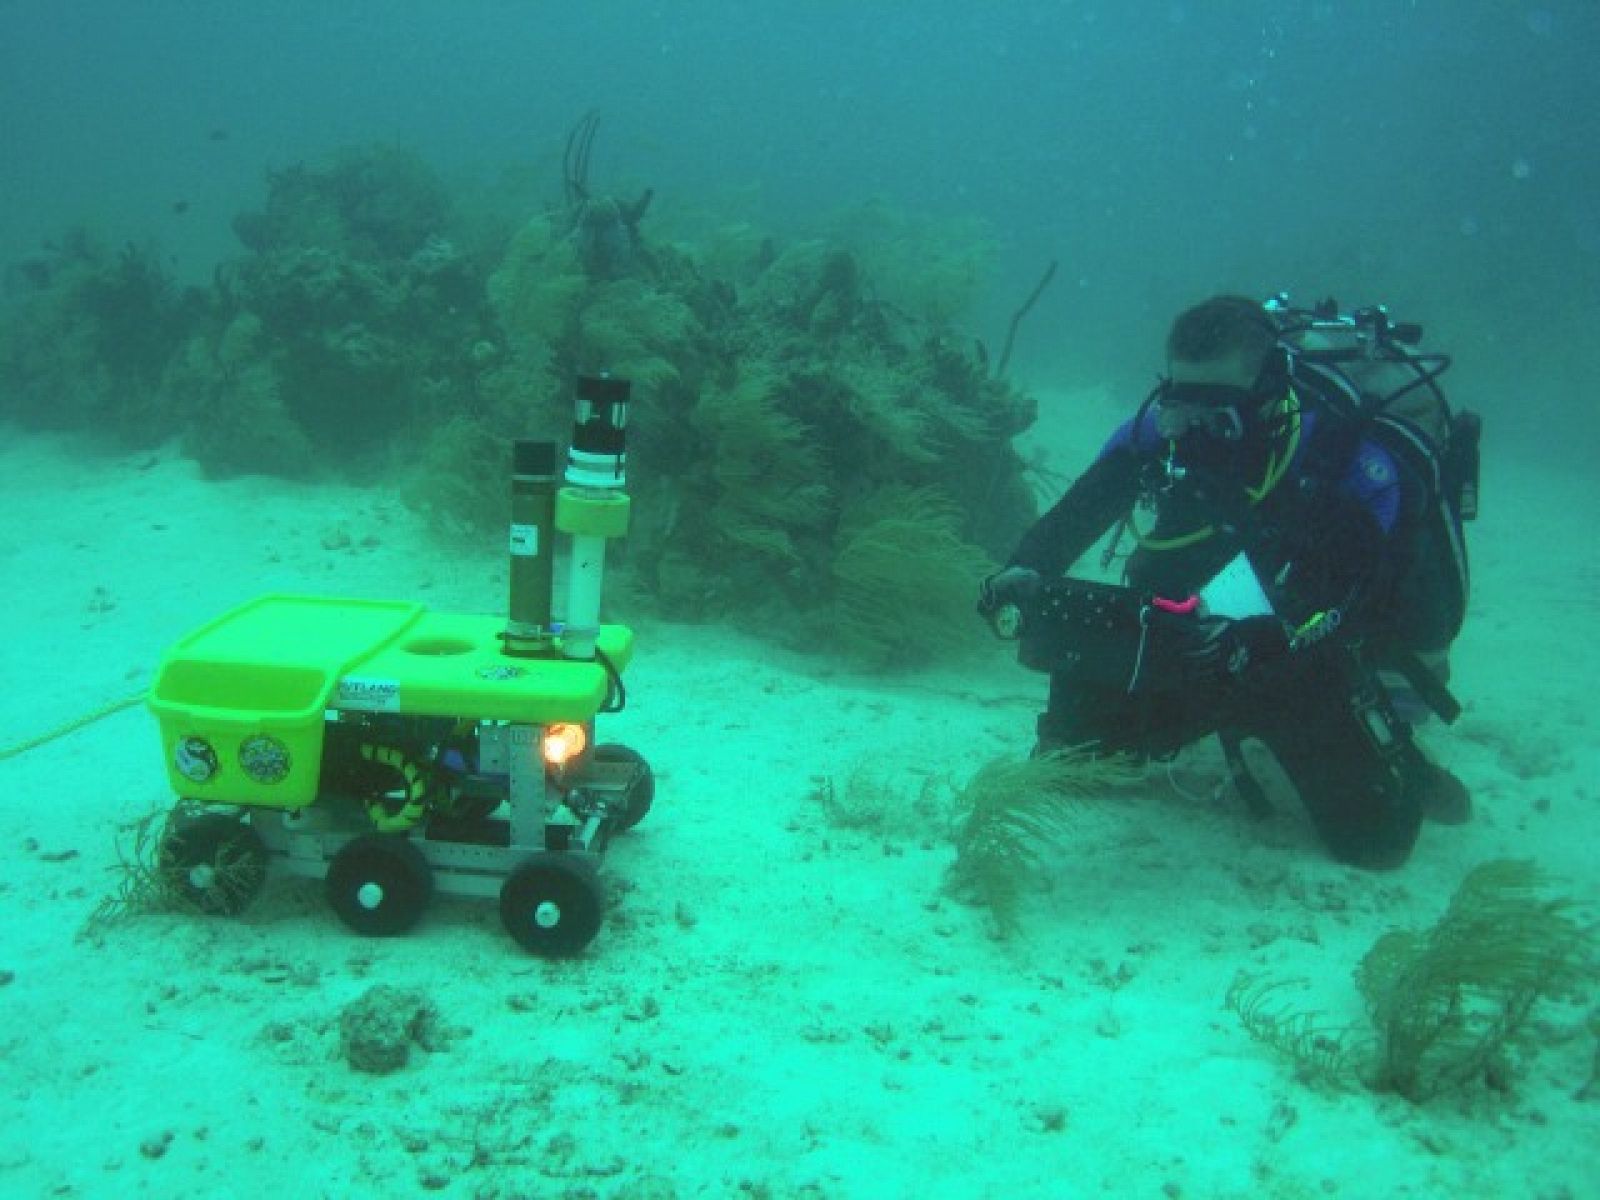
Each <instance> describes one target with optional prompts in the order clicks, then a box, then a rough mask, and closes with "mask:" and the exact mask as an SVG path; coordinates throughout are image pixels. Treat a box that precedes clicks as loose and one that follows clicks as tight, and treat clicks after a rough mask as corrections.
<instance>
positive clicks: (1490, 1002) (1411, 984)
mask: <svg viewBox="0 0 1600 1200" xmlns="http://www.w3.org/2000/svg"><path fill="white" fill-rule="evenodd" d="M1570 910H1571V903H1570V901H1568V900H1566V899H1565V898H1551V897H1549V896H1547V895H1546V884H1545V880H1544V878H1543V876H1542V875H1541V874H1540V872H1539V870H1538V868H1536V867H1535V866H1534V865H1533V864H1532V863H1529V862H1525V861H1519V860H1510V859H1498V860H1495V861H1492V862H1488V863H1484V864H1483V865H1481V866H1479V867H1477V868H1475V869H1474V870H1473V871H1471V872H1470V873H1469V874H1468V875H1467V877H1466V878H1465V879H1464V880H1463V881H1462V883H1461V886H1460V887H1459V888H1458V889H1457V890H1456V893H1455V895H1454V897H1453V898H1452V899H1451V901H1450V904H1449V906H1448V908H1447V909H1446V910H1445V913H1444V915H1443V916H1442V917H1441V918H1440V919H1439V921H1438V922H1437V923H1436V924H1435V925H1434V926H1433V927H1432V928H1431V929H1428V930H1425V931H1420V932H1419V931H1413V930H1395V931H1392V932H1389V933H1386V934H1384V935H1383V936H1382V937H1380V938H1378V940H1377V941H1376V942H1374V943H1373V945H1372V948H1371V949H1370V950H1368V951H1367V953H1366V955H1365V956H1364V957H1363V958H1362V960H1361V963H1360V965H1359V966H1358V967H1357V968H1356V971H1355V980H1356V986H1357V988H1358V989H1359V990H1360V992H1361V995H1362V998H1363V1000H1364V1001H1365V1007H1366V1015H1367V1022H1366V1024H1365V1025H1361V1024H1354V1023H1352V1024H1339V1023H1336V1022H1332V1021H1329V1020H1328V1019H1327V1018H1326V1017H1324V1016H1323V1014H1321V1013H1319V1012H1314V1011H1303V1010H1296V1009H1293V1008H1291V1007H1289V1006H1287V1005H1286V1004H1284V1003H1283V1001H1282V997H1283V994H1284V990H1285V988H1286V987H1287V986H1288V985H1287V984H1286V983H1285V982H1284V981H1281V980H1279V981H1273V980H1261V979H1253V978H1249V977H1246V976H1241V977H1240V978H1239V979H1237V980H1236V981H1235V982H1234V985H1233V987H1232V988H1231V989H1230V990H1229V994H1228V1001H1227V1002H1228V1006H1229V1007H1230V1008H1232V1009H1233V1011H1234V1012H1235V1013H1237V1014H1238V1016H1239V1018H1240V1020H1241V1021H1243V1023H1244V1026H1245V1029H1246V1030H1247V1031H1248V1032H1249V1033H1250V1034H1251V1036H1253V1037H1255V1038H1256V1039H1257V1040H1259V1041H1262V1042H1265V1043H1266V1044H1267V1045H1269V1046H1271V1047H1273V1049H1275V1050H1277V1051H1279V1052H1280V1053H1281V1054H1283V1055H1284V1056H1285V1057H1286V1058H1288V1059H1290V1060H1291V1061H1292V1062H1294V1063H1295V1064H1296V1065H1297V1067H1298V1068H1299V1069H1300V1071H1301V1073H1302V1075H1303V1076H1304V1077H1306V1078H1308V1079H1311V1080H1315V1081H1321V1082H1327V1083H1333V1084H1352V1083H1360V1084H1364V1085H1365V1086H1367V1087H1369V1088H1372V1089H1373V1090H1376V1091H1387V1092H1396V1093H1398V1094H1399V1095H1401V1096H1404V1097H1405V1098H1406V1099H1408V1100H1411V1101H1413V1102H1418V1103H1420V1102H1422V1101H1425V1100H1427V1099H1429V1098H1431V1097H1433V1096H1436V1095H1438V1094H1440V1093H1441V1092H1445V1091H1449V1090H1451V1089H1454V1088H1459V1087H1462V1086H1464V1085H1467V1084H1469V1083H1472V1082H1473V1081H1476V1080H1483V1079H1485V1078H1486V1077H1488V1076H1489V1075H1490V1074H1491V1073H1492V1072H1494V1071H1495V1070H1496V1068H1497V1066H1498V1064H1499V1063H1500V1061H1501V1059H1502V1057H1503V1055H1504V1054H1505V1051H1506V1049H1507V1048H1508V1047H1509V1046H1511V1045H1512V1044H1513V1043H1514V1042H1515V1041H1516V1039H1517V1037H1518V1035H1519V1034H1520V1033H1522V1031H1523V1030H1524V1029H1525V1027H1526V1025H1527V1022H1528V1019H1529V1016H1530V1015H1531V1014H1532V1012H1533V1010H1534V1007H1535V1005H1536V1004H1538V1002H1539V1001H1540V1000H1542V999H1547V998H1550V997H1555V996H1563V995H1568V994H1572V993H1574V992H1575V991H1576V990H1577V989H1579V988H1580V987H1581V986H1582V984H1583V982H1584V980H1585V979H1586V978H1587V972H1588V969H1589V967H1590V966H1591V965H1592V957H1591V954H1592V952H1591V946H1590V941H1591V939H1590V936H1589V932H1590V931H1589V930H1588V929H1587V928H1585V927H1584V926H1583V925H1581V924H1580V923H1579V922H1578V921H1576V920H1575V919H1574V918H1573V916H1572V914H1571V911H1570Z"/></svg>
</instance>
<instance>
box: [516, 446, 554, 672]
mask: <svg viewBox="0 0 1600 1200" xmlns="http://www.w3.org/2000/svg"><path fill="white" fill-rule="evenodd" d="M555 525H556V444H555V443H554V442H534V441H518V442H517V443H516V445H515V447H514V448H513V449H512V453H511V546H510V548H511V612H510V621H509V622H508V623H507V625H506V635H505V647H506V653H508V654H534V653H537V652H538V650H539V646H540V644H541V643H542V642H544V641H546V640H548V638H549V635H550V608H551V597H552V595H553V591H554V573H555Z"/></svg>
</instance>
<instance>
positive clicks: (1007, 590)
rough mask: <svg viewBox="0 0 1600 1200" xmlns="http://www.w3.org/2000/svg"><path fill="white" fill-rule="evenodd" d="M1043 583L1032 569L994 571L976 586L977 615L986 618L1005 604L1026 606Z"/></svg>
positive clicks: (1037, 573) (1015, 568)
mask: <svg viewBox="0 0 1600 1200" xmlns="http://www.w3.org/2000/svg"><path fill="white" fill-rule="evenodd" d="M1043 582H1044V581H1043V580H1042V579H1041V578H1040V576H1039V572H1037V571H1035V570H1034V569H1033V568H1032V567H1007V568H1005V569H1004V570H1003V571H996V572H995V573H994V574H993V575H990V576H988V577H987V578H985V579H984V581H983V582H982V583H980V584H979V585H978V613H979V615H981V616H985V617H987V616H990V615H992V614H993V613H995V612H996V611H997V610H999V609H1000V608H1002V607H1003V606H1005V605H1007V604H1016V605H1023V604H1027V603H1029V602H1030V601H1031V600H1032V599H1033V598H1034V597H1035V596H1037V595H1038V594H1039V587H1040V585H1041V584H1042V583H1043Z"/></svg>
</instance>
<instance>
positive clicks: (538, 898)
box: [500, 853, 602, 958]
mask: <svg viewBox="0 0 1600 1200" xmlns="http://www.w3.org/2000/svg"><path fill="white" fill-rule="evenodd" d="M601 908H602V898H601V895H600V880H599V878H598V877H597V876H596V875H595V872H594V869H593V868H592V867H590V866H589V864H588V863H586V862H584V861H583V860H582V859H577V858H573V857H571V856H570V855H566V854H552V853H544V854H535V855H534V856H533V857H531V858H529V859H528V860H527V861H526V862H524V863H523V864H522V865H521V866H519V867H518V868H517V869H516V870H515V871H513V872H511V874H510V875H509V876H507V877H506V881H505V883H504V885H503V886H502V887H501V888H500V922H501V924H503V925H504V926H505V927H506V932H507V933H509V934H510V935H511V936H512V938H513V939H515V941H516V943H517V945H519V946H521V947H522V948H523V949H524V950H527V951H529V952H531V953H533V954H537V955H539V956H540V957H541V958H568V957H570V956H572V955H574V954H577V953H578V952H579V951H581V950H582V949H583V948H584V947H585V946H587V945H588V944H589V943H590V942H591V941H593V940H594V935H595V934H597V933H599V932H600V912H601Z"/></svg>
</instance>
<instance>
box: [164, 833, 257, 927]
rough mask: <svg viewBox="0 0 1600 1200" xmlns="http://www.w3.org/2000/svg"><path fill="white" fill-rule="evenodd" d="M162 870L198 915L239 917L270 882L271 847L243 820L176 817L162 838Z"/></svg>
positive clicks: (169, 882) (167, 880)
mask: <svg viewBox="0 0 1600 1200" xmlns="http://www.w3.org/2000/svg"><path fill="white" fill-rule="evenodd" d="M156 864H157V870H158V871H159V873H160V876H161V879H162V881H163V882H164V883H165V885H166V886H167V887H170V888H171V889H172V891H173V892H174V893H175V894H176V895H177V896H179V897H180V898H181V899H182V900H183V901H184V902H185V903H188V904H190V905H193V906H194V908H196V909H197V910H198V911H200V912H203V913H208V914H210V915H212V916H218V917H236V916H238V915H239V914H240V913H242V912H243V911H244V910H245V909H247V908H249V907H250V903H251V901H253V900H254V899H255V898H256V897H257V896H259V895H260V894H261V888H262V886H263V885H264V884H265V883H266V881H267V847H266V845H265V843H263V842H262V840H261V835H260V834H259V833H257V832H256V831H255V830H254V829H252V828H250V826H248V825H246V824H245V823H244V822H243V821H241V820H240V819H239V818H238V817H230V816H223V815H221V814H208V815H204V816H198V817H174V818H173V820H172V821H171V822H170V823H169V824H168V826H167V829H166V832H165V833H163V834H162V836H161V846H160V849H159V850H158V851H157V853H156Z"/></svg>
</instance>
